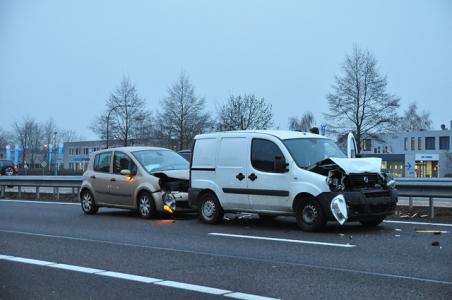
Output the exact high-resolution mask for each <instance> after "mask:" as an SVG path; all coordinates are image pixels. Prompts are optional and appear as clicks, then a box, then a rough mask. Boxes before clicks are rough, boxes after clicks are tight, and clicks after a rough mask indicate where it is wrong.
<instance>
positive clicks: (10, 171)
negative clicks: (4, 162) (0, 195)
mask: <svg viewBox="0 0 452 300" xmlns="http://www.w3.org/2000/svg"><path fill="white" fill-rule="evenodd" d="M5 175H7V176H11V175H14V171H13V169H12V168H6V170H5Z"/></svg>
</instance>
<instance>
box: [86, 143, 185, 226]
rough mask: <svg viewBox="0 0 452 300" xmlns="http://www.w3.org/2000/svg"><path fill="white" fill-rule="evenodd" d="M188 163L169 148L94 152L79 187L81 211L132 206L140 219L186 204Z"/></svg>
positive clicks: (133, 148)
mask: <svg viewBox="0 0 452 300" xmlns="http://www.w3.org/2000/svg"><path fill="white" fill-rule="evenodd" d="M188 176H189V164H188V162H187V161H186V160H185V159H184V158H183V157H182V156H180V155H179V154H177V153H176V152H174V151H172V150H168V149H165V148H157V147H122V148H113V149H105V150H100V151H96V152H93V154H92V156H91V158H90V161H89V163H88V168H87V171H86V172H85V173H84V174H83V183H82V186H81V188H80V201H81V206H82V210H83V212H84V213H86V214H95V213H96V212H97V211H98V209H99V207H115V208H128V209H135V210H137V211H138V212H139V214H140V215H141V216H142V217H143V218H152V217H155V216H156V215H157V214H158V213H160V212H167V213H174V212H175V211H176V210H177V207H181V206H183V207H188V194H187V191H188Z"/></svg>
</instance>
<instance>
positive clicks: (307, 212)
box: [295, 198, 326, 232]
mask: <svg viewBox="0 0 452 300" xmlns="http://www.w3.org/2000/svg"><path fill="white" fill-rule="evenodd" d="M295 216H296V218H297V224H298V226H299V227H300V228H301V230H303V231H311V232H312V231H318V230H320V229H322V228H323V227H324V226H325V224H326V218H325V214H324V213H323V210H322V207H321V206H320V203H319V202H318V201H317V200H316V199H312V198H311V199H310V198H308V199H304V200H303V201H301V202H300V203H299V204H298V205H297V207H296V208H295Z"/></svg>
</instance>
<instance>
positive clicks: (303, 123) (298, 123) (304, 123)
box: [289, 111, 314, 132]
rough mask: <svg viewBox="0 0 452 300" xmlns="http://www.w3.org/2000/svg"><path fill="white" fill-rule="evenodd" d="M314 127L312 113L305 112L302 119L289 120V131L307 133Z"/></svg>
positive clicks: (293, 118)
mask: <svg viewBox="0 0 452 300" xmlns="http://www.w3.org/2000/svg"><path fill="white" fill-rule="evenodd" d="M313 125H314V115H313V114H312V112H310V111H307V112H305V113H304V114H303V115H302V116H301V117H300V118H297V117H292V118H290V119H289V129H290V130H295V131H303V132H307V131H309V129H310V128H312V127H313Z"/></svg>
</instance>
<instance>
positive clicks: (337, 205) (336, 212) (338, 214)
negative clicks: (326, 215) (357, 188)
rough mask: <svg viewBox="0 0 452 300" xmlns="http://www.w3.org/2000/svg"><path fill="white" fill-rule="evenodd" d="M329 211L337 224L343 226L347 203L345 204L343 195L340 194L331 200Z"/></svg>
mask: <svg viewBox="0 0 452 300" xmlns="http://www.w3.org/2000/svg"><path fill="white" fill-rule="evenodd" d="M330 209H331V212H332V213H333V216H334V217H335V218H336V220H337V221H338V222H339V224H341V225H343V224H344V223H345V221H347V219H348V215H347V203H345V198H344V195H342V194H340V195H337V196H336V197H334V198H333V200H331V204H330Z"/></svg>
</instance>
